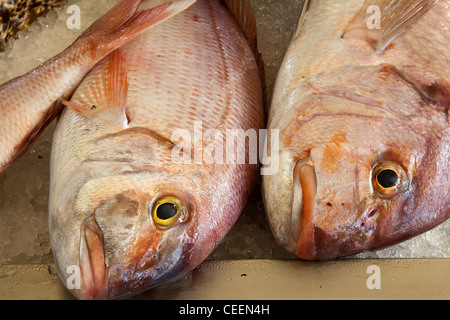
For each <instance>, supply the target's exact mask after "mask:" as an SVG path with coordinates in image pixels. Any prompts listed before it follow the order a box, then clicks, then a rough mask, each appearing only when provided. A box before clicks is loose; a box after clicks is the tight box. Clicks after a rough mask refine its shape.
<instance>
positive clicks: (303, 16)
mask: <svg viewBox="0 0 450 320" xmlns="http://www.w3.org/2000/svg"><path fill="white" fill-rule="evenodd" d="M310 4H311V0H305V2H304V3H303V8H302V12H301V13H300V18H299V20H298V25H297V30H296V31H295V33H294V34H293V37H294V38H295V37H297V35H298V32H299V30H300V29H301V26H302V25H303V24H304V23H305V20H306V13H307V12H308V11H309V8H310Z"/></svg>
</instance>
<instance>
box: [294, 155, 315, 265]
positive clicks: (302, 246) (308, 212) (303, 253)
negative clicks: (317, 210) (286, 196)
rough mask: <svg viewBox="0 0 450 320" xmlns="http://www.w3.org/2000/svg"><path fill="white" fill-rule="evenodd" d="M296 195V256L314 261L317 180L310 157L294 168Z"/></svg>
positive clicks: (299, 162)
mask: <svg viewBox="0 0 450 320" xmlns="http://www.w3.org/2000/svg"><path fill="white" fill-rule="evenodd" d="M293 174H294V194H293V202H292V217H291V218H292V228H293V230H292V235H293V238H294V242H295V246H296V249H295V252H294V253H295V255H296V256H297V257H299V258H301V259H305V260H313V259H314V258H315V256H316V252H315V251H316V249H315V237H314V230H315V227H314V203H315V199H316V193H317V179H316V171H315V168H314V163H313V162H312V159H311V158H310V157H307V158H304V159H302V160H300V161H298V162H297V163H296V165H295V167H294V173H293Z"/></svg>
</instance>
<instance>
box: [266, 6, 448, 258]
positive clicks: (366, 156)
mask: <svg viewBox="0 0 450 320" xmlns="http://www.w3.org/2000/svg"><path fill="white" fill-rule="evenodd" d="M449 25H450V2H449V1H448V0H442V1H432V0H430V1H427V0H417V1H408V0H396V1H391V0H370V1H369V0H368V1H362V0H351V1H330V0H311V1H306V3H305V5H304V8H303V12H302V14H301V17H300V19H299V22H298V26H297V29H296V31H295V32H294V34H293V36H292V39H291V42H290V45H289V48H288V50H287V53H286V55H285V57H284V60H283V63H282V65H281V67H280V70H279V73H278V75H277V79H276V84H275V88H274V94H273V99H272V101H271V106H270V113H269V116H268V117H269V119H268V134H271V135H273V134H274V132H277V134H278V135H279V140H278V143H279V145H278V147H279V153H278V155H279V156H278V160H277V161H278V165H279V170H278V171H277V172H276V173H274V174H273V175H265V176H263V177H262V193H263V201H264V204H265V208H266V213H267V217H268V220H269V224H270V228H271V230H272V233H273V235H274V237H275V239H276V241H277V242H278V244H279V245H280V246H282V247H283V248H285V249H286V250H288V251H289V252H291V253H293V254H294V255H295V256H296V257H297V258H299V259H302V260H328V259H336V258H340V257H345V256H350V255H354V254H357V253H361V252H364V251H374V250H379V249H383V248H386V247H389V246H392V245H394V244H397V243H400V242H402V241H404V240H407V239H409V238H412V237H414V236H416V235H419V234H421V233H424V232H426V231H428V230H430V229H432V228H434V227H436V226H437V225H439V224H441V223H442V222H444V221H446V220H447V219H448V218H449V216H450V209H449V208H450V198H449V196H448V195H449V189H450V161H449V158H450V147H449V146H450V134H449V133H450V132H449V130H450V129H449V105H450V72H449V71H450V68H449V63H448V61H449V58H450V50H449V47H448V44H449V40H450V38H449V32H448V27H449ZM268 141H272V140H271V139H270V138H268ZM263 163H264V162H263Z"/></svg>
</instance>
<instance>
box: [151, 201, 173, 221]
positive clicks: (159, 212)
mask: <svg viewBox="0 0 450 320" xmlns="http://www.w3.org/2000/svg"><path fill="white" fill-rule="evenodd" d="M177 212H178V208H177V206H176V205H174V204H173V203H163V204H162V205H160V206H159V207H158V208H157V209H156V216H157V217H158V218H159V219H161V220H168V219H170V218H173V217H175V216H176V214H177Z"/></svg>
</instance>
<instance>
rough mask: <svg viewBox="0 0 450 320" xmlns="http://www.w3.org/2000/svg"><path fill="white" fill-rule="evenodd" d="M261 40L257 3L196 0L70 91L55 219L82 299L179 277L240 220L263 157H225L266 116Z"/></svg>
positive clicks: (120, 295)
mask: <svg viewBox="0 0 450 320" xmlns="http://www.w3.org/2000/svg"><path fill="white" fill-rule="evenodd" d="M154 3H155V1H153V2H150V4H154ZM146 4H147V3H143V5H146ZM256 47H257V43H256V20H255V17H254V15H253V12H252V10H251V4H250V1H233V0H231V1H225V2H223V1H219V0H197V1H196V2H195V3H194V4H192V6H190V7H189V8H187V9H185V10H183V11H182V12H180V13H178V14H177V15H175V16H173V17H171V18H170V19H168V20H166V21H165V22H163V23H161V24H158V25H157V26H154V27H152V28H151V29H149V30H148V31H146V33H145V34H143V35H141V36H140V37H138V38H136V39H135V40H133V41H132V42H130V43H128V44H126V45H123V46H121V47H120V48H119V49H117V50H115V51H114V52H112V53H111V54H110V55H109V56H108V57H106V58H105V59H103V60H102V61H101V62H100V63H99V64H97V65H96V66H95V67H94V68H93V69H92V70H91V71H90V72H89V74H88V75H87V76H86V77H85V78H84V80H83V81H82V82H81V84H80V85H79V86H78V87H77V89H76V91H75V93H74V94H73V96H72V97H71V98H70V99H69V100H64V101H63V103H64V105H65V108H64V110H63V111H62V113H61V115H60V117H59V119H58V123H57V125H56V129H55V132H54V137H53V143H52V150H51V160H50V172H51V174H50V196H49V229H50V240H51V245H52V251H53V255H54V258H55V263H56V265H57V269H58V275H59V277H60V279H61V281H62V282H63V284H64V285H65V286H66V288H67V289H68V290H69V291H70V292H71V293H72V294H73V295H74V296H75V297H76V298H78V299H82V300H88V299H96V300H97V299H126V298H129V297H132V296H135V295H137V294H139V293H142V292H145V291H148V290H151V289H152V288H155V287H157V286H161V285H165V284H170V283H172V282H174V281H177V280H179V279H180V278H182V277H184V276H186V275H187V274H188V273H189V272H190V271H192V270H193V269H194V268H195V267H197V266H198V265H199V264H200V263H202V262H203V261H204V260H205V259H206V258H207V257H208V255H209V254H210V253H211V252H212V251H213V250H214V248H215V247H216V246H217V245H218V244H219V243H220V241H221V240H222V239H223V237H224V236H225V235H226V234H227V232H228V231H229V230H230V229H231V227H232V226H233V225H234V223H235V222H236V220H237V218H238V217H239V215H240V213H241V211H242V210H243V208H244V206H245V204H246V202H247V199H248V197H249V195H250V193H251V192H252V189H253V188H255V185H256V183H257V179H258V177H259V165H258V164H257V163H238V162H227V161H224V162H222V163H221V162H220V161H219V160H220V159H219V158H216V155H218V154H219V153H221V152H220V150H222V149H220V146H225V144H226V142H227V139H226V132H227V130H230V129H236V128H238V129H242V130H243V131H244V132H245V131H248V130H259V129H262V128H264V127H265V122H264V86H263V80H262V70H261V68H260V64H261V63H260V61H261V60H260V55H259V54H258V53H257V50H255V49H256ZM199 135H200V138H198V137H199ZM243 139H245V137H238V138H237V139H236V140H235V142H236V145H235V146H236V148H237V146H239V145H242V144H243V143H245V141H244V140H243ZM186 142H192V144H191V145H187V143H186ZM216 147H217V148H216ZM188 149H189V151H188ZM213 150H215V151H213ZM227 150H229V151H230V150H231V152H234V151H233V150H234V149H233V147H231V149H227ZM246 152H247V153H248V150H247V151H246ZM236 153H237V151H236ZM199 154H200V155H202V159H200V160H199V158H198V155H199ZM223 154H224V155H225V151H224V153H223ZM178 155H179V157H178ZM208 159H209V160H212V159H215V160H214V161H208ZM216 160H217V161H216ZM76 275H78V276H79V277H78V278H77V277H76ZM77 279H78V282H77Z"/></svg>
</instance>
